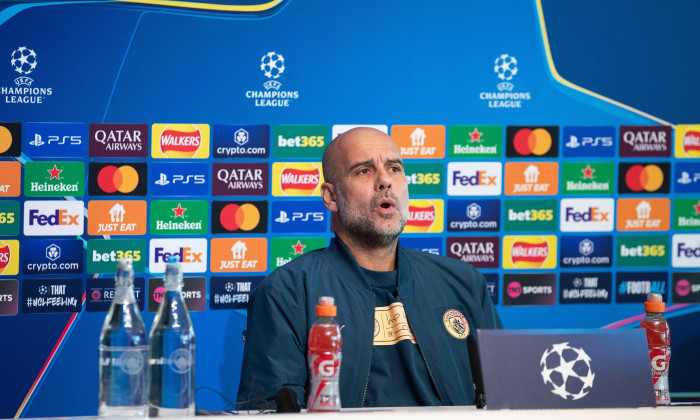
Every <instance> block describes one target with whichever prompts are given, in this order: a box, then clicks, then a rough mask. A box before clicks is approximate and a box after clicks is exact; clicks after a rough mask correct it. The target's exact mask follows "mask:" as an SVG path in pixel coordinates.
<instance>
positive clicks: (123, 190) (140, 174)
mask: <svg viewBox="0 0 700 420" xmlns="http://www.w3.org/2000/svg"><path fill="white" fill-rule="evenodd" d="M146 165H147V164H146V163H143V162H138V163H136V162H135V163H129V164H126V163H98V162H90V166H89V169H88V173H89V174H90V175H89V178H90V181H89V183H88V194H90V195H94V196H102V195H117V196H118V195H141V196H143V195H146V174H147V172H148V169H147V166H146Z"/></svg>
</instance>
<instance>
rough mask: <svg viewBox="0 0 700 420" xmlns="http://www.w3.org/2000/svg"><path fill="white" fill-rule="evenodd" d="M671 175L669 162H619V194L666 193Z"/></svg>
mask: <svg viewBox="0 0 700 420" xmlns="http://www.w3.org/2000/svg"><path fill="white" fill-rule="evenodd" d="M670 176H671V164H670V163H668V162H656V163H620V174H619V177H618V179H619V180H620V186H619V192H620V194H667V193H668V192H669V188H670V183H669V181H668V179H669V177H670Z"/></svg>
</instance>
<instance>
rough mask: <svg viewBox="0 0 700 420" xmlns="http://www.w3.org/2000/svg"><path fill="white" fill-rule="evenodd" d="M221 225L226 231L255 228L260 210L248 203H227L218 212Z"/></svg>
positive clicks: (258, 221)
mask: <svg viewBox="0 0 700 420" xmlns="http://www.w3.org/2000/svg"><path fill="white" fill-rule="evenodd" d="M219 221H220V222H221V226H223V227H224V229H226V230H228V231H234V230H244V231H246V232H248V231H250V230H253V229H255V228H256V227H257V226H258V223H260V211H259V210H258V208H257V207H255V206H254V205H252V204H250V203H246V204H242V205H238V204H228V205H226V206H224V208H223V209H221V213H219Z"/></svg>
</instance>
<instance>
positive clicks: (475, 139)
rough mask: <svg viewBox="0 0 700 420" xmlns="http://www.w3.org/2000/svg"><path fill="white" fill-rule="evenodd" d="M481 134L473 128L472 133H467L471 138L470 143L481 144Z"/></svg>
mask: <svg viewBox="0 0 700 420" xmlns="http://www.w3.org/2000/svg"><path fill="white" fill-rule="evenodd" d="M483 134H484V133H480V132H479V130H478V129H477V128H476V127H474V131H472V132H471V133H469V135H470V136H471V138H472V143H474V142H477V143H481V136H482V135H483Z"/></svg>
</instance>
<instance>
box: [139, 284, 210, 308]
mask: <svg viewBox="0 0 700 420" xmlns="http://www.w3.org/2000/svg"><path fill="white" fill-rule="evenodd" d="M182 283H183V284H182V297H183V298H184V299H185V305H186V306H187V310H188V311H190V312H199V311H204V310H206V309H207V279H206V277H184V278H183V279H182ZM164 294H165V287H164V286H163V278H162V277H151V278H150V279H148V312H157V311H158V308H159V307H160V302H161V301H162V300H163V295H164Z"/></svg>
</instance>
